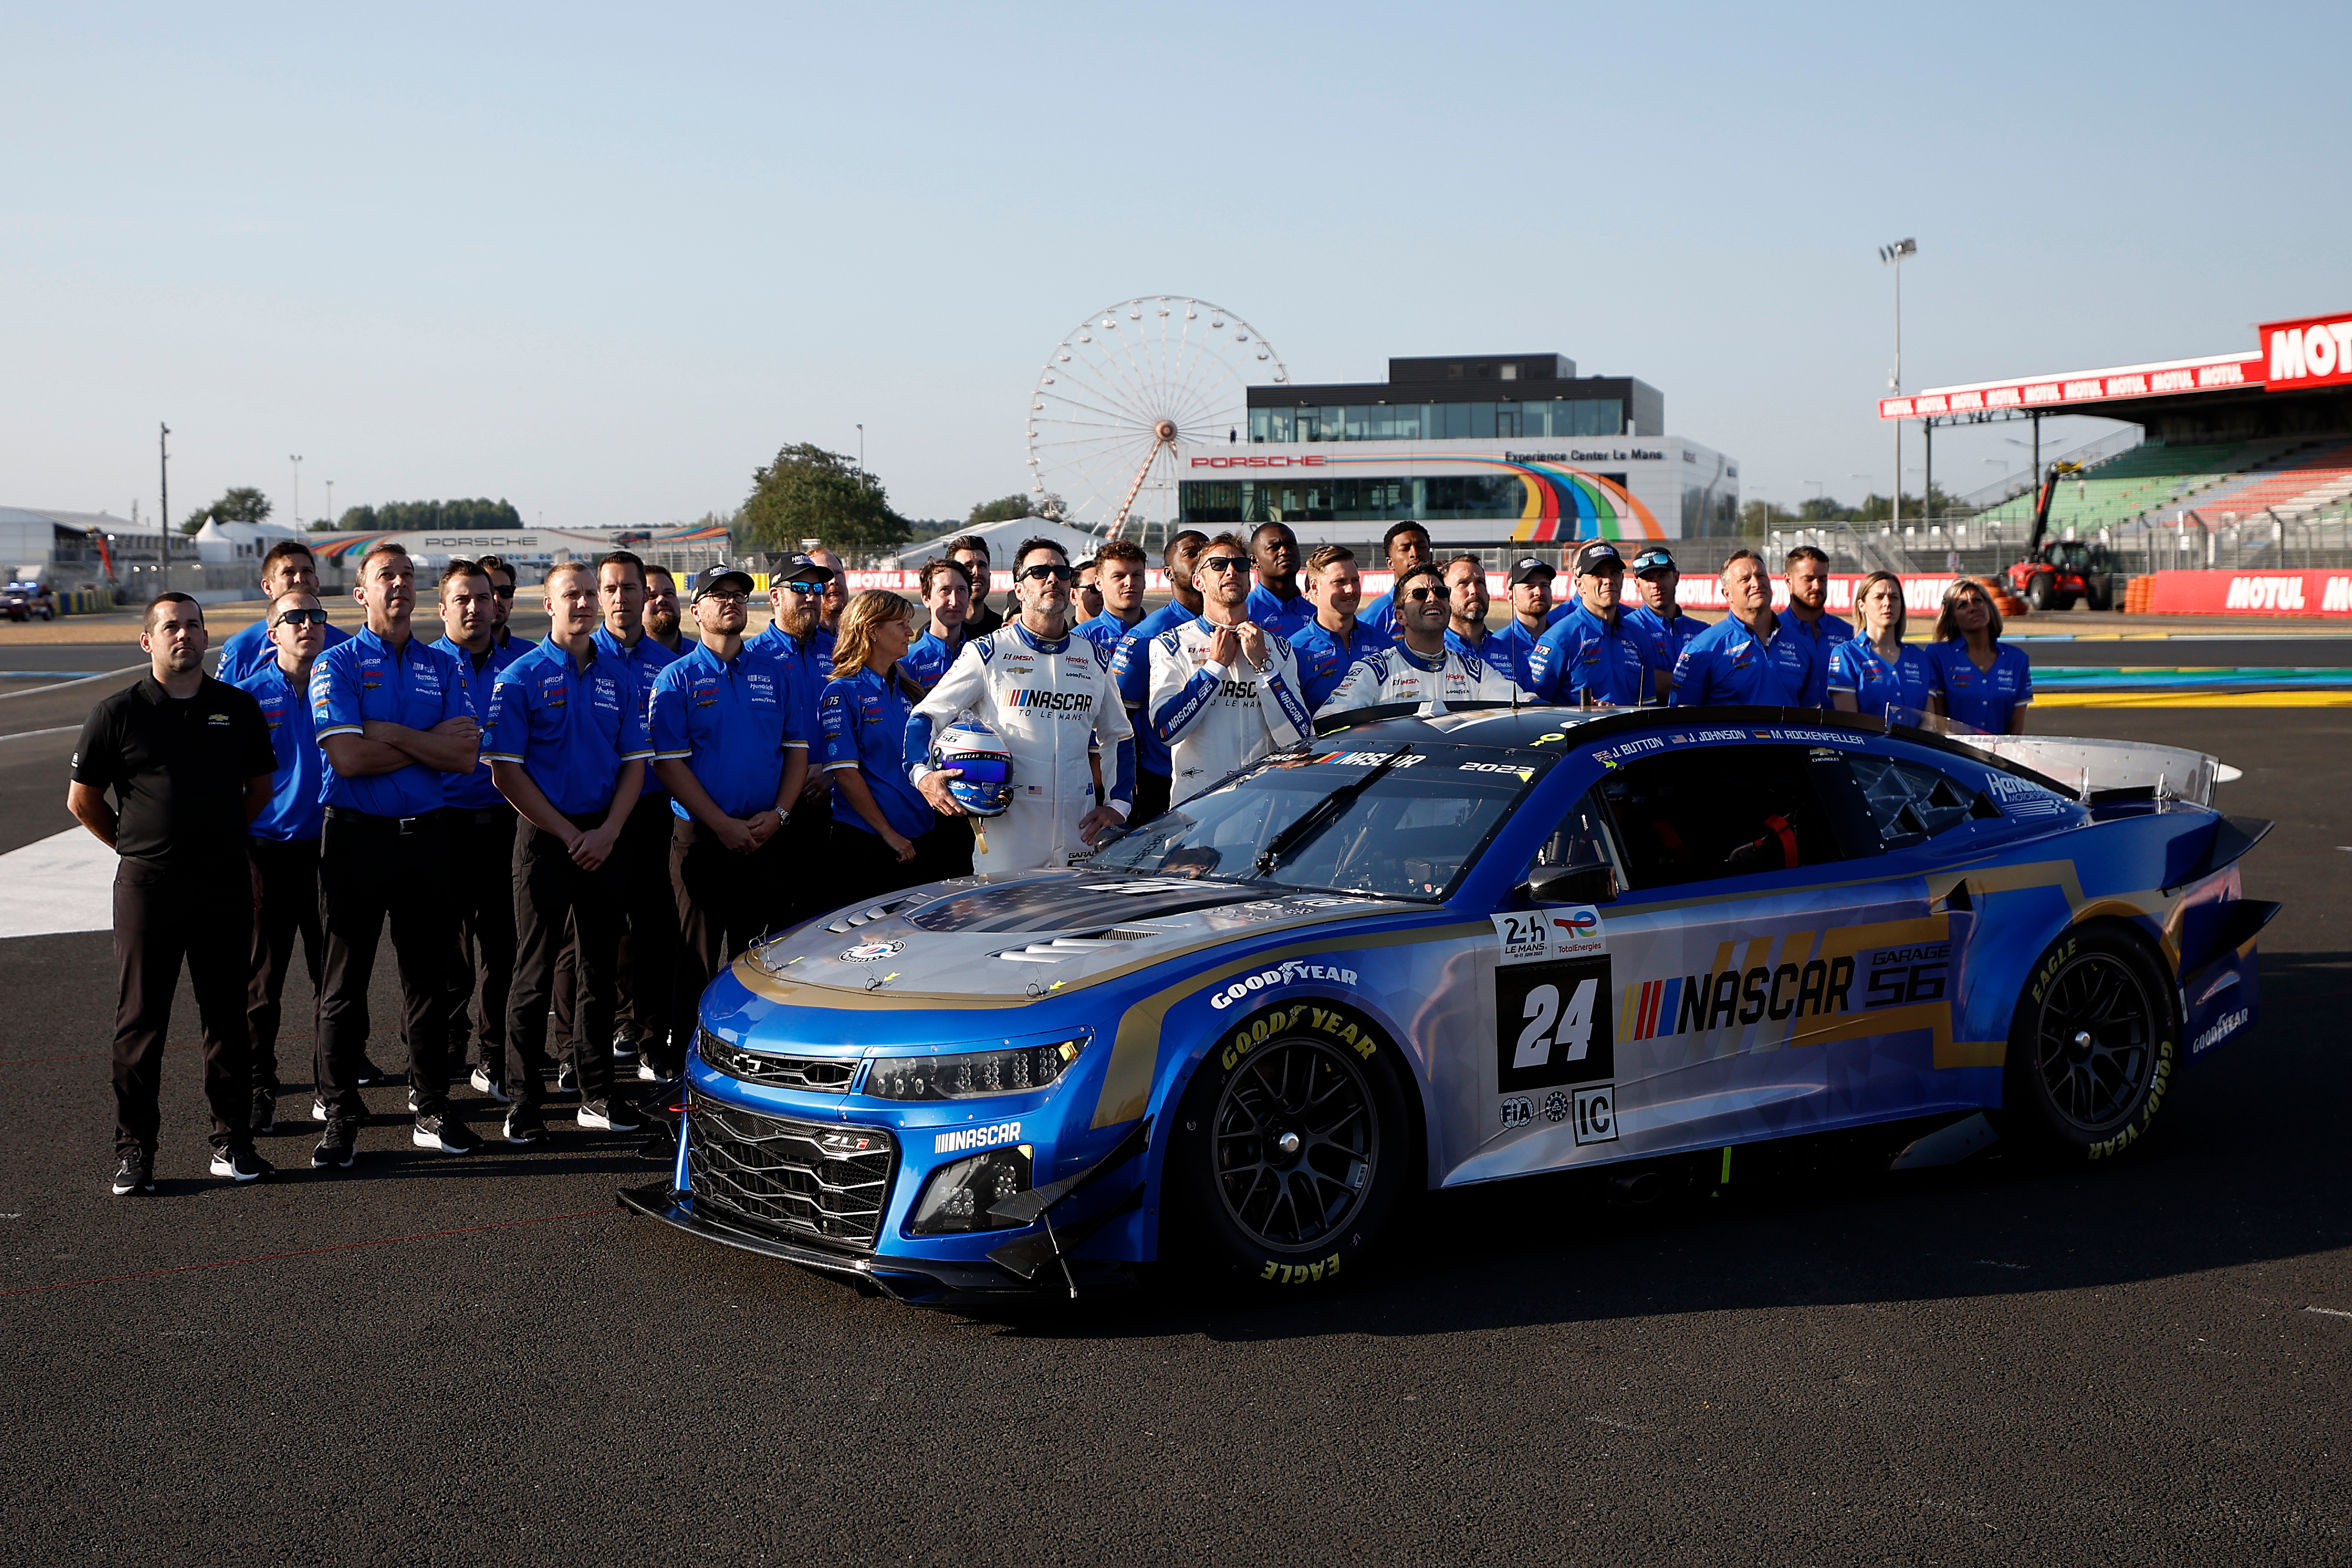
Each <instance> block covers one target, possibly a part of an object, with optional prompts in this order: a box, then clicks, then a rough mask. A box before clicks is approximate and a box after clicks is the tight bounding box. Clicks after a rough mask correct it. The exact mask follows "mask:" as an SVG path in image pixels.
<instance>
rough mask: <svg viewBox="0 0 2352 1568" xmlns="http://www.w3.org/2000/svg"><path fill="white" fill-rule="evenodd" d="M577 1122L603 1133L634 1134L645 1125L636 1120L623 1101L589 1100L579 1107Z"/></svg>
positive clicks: (631, 1109) (635, 1116)
mask: <svg viewBox="0 0 2352 1568" xmlns="http://www.w3.org/2000/svg"><path fill="white" fill-rule="evenodd" d="M578 1120H579V1122H580V1125H581V1126H583V1127H593V1128H595V1129H597V1130H599V1131H605V1132H635V1131H637V1129H639V1128H640V1127H643V1126H644V1125H645V1123H644V1122H643V1121H638V1120H637V1113H636V1110H635V1108H634V1107H632V1106H631V1105H630V1104H629V1102H628V1101H627V1100H583V1101H582V1102H581V1105H580V1114H579V1118H578Z"/></svg>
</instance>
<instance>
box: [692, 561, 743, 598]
mask: <svg viewBox="0 0 2352 1568" xmlns="http://www.w3.org/2000/svg"><path fill="white" fill-rule="evenodd" d="M730 582H731V583H733V584H735V585H736V586H737V587H738V588H740V590H742V592H743V594H744V595H745V596H747V597H748V596H749V595H751V574H750V573H749V572H738V571H737V570H735V568H734V567H732V566H705V567H704V568H703V569H702V570H701V571H699V572H697V573H696V574H694V588H693V591H692V592H691V593H689V594H688V595H687V601H686V602H687V603H688V604H689V605H690V604H692V603H694V601H695V600H697V599H699V598H700V597H702V595H705V594H708V593H709V592H710V591H711V590H712V589H713V588H716V587H718V586H719V584H722V583H730Z"/></svg>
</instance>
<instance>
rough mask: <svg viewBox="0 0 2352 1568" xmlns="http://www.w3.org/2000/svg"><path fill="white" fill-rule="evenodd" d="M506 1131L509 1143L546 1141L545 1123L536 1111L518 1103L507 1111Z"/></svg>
mask: <svg viewBox="0 0 2352 1568" xmlns="http://www.w3.org/2000/svg"><path fill="white" fill-rule="evenodd" d="M506 1131H507V1142H509V1143H521V1144H526V1145H528V1144H532V1143H544V1142H547V1123H546V1122H544V1121H541V1120H540V1119H539V1112H538V1111H536V1110H530V1108H528V1107H526V1106H520V1105H518V1106H516V1107H515V1108H514V1109H513V1110H509V1111H508V1112H507V1128H506Z"/></svg>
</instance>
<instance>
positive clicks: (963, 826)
mask: <svg viewBox="0 0 2352 1568" xmlns="http://www.w3.org/2000/svg"><path fill="white" fill-rule="evenodd" d="M913 842H914V846H915V858H913V859H912V860H908V861H907V862H905V863H904V864H901V863H900V862H899V859H898V856H897V855H895V854H893V853H892V852H891V849H890V847H889V846H888V845H887V844H885V843H884V842H883V841H882V836H881V835H880V834H878V833H869V832H868V831H866V829H865V828H863V827H852V826H849V824H847V823H846V822H839V821H836V822H835V824H834V825H833V855H832V867H831V878H830V879H829V880H830V885H831V886H833V887H834V889H835V891H834V893H833V895H832V899H831V902H830V903H829V904H828V905H827V906H826V907H827V908H832V907H835V906H837V905H841V904H847V903H855V902H857V901H858V900H871V899H878V898H881V897H883V896H884V895H885V894H887V893H895V892H897V891H898V889H901V888H913V887H919V886H920V885H921V884H923V883H925V882H936V881H939V880H940V879H943V878H948V877H968V876H970V875H971V818H970V817H968V816H967V817H947V816H942V817H940V825H939V826H937V827H934V828H932V829H931V830H930V831H929V833H926V834H924V835H923V836H922V837H920V838H918V839H915V840H914V841H913ZM959 854H961V857H962V861H963V869H962V870H961V871H959V870H956V869H954V867H955V864H956V858H957V856H958V855H959Z"/></svg>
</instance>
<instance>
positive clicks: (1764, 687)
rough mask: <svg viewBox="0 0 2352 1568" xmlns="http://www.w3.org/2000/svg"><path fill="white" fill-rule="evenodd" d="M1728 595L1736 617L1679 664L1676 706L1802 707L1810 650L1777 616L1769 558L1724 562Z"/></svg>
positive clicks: (1747, 556)
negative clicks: (1774, 609)
mask: <svg viewBox="0 0 2352 1568" xmlns="http://www.w3.org/2000/svg"><path fill="white" fill-rule="evenodd" d="M1723 596H1724V599H1725V602H1726V603H1727V604H1728V605H1730V607H1731V608H1730V614H1728V615H1727V616H1724V617H1723V619H1721V620H1719V621H1717V622H1716V623H1715V625H1713V626H1709V627H1707V628H1706V630H1705V631H1703V632H1701V633H1699V634H1698V636H1696V637H1693V638H1691V640H1690V642H1689V643H1688V644H1687V645H1685V647H1684V648H1683V652H1682V657H1681V658H1678V659H1676V660H1675V695H1674V703H1675V707H1677V708H1701V707H1707V706H1714V705H1723V704H1731V705H1737V706H1743V707H1758V708H1799V707H1802V706H1803V705H1804V704H1803V694H1804V686H1805V650H1804V649H1803V648H1802V647H1799V646H1798V644H1797V640H1796V639H1795V638H1794V637H1790V636H1789V635H1788V634H1787V633H1786V632H1784V631H1783V630H1781V627H1780V618H1779V617H1778V616H1774V615H1773V614H1772V575H1771V574H1770V573H1769V572H1767V571H1765V569H1764V558H1763V557H1762V556H1760V555H1759V554H1757V553H1756V552H1754V551H1753V550H1735V551H1733V552H1731V555H1730V558H1729V559H1728V560H1727V561H1725V562H1724V563H1723Z"/></svg>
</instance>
